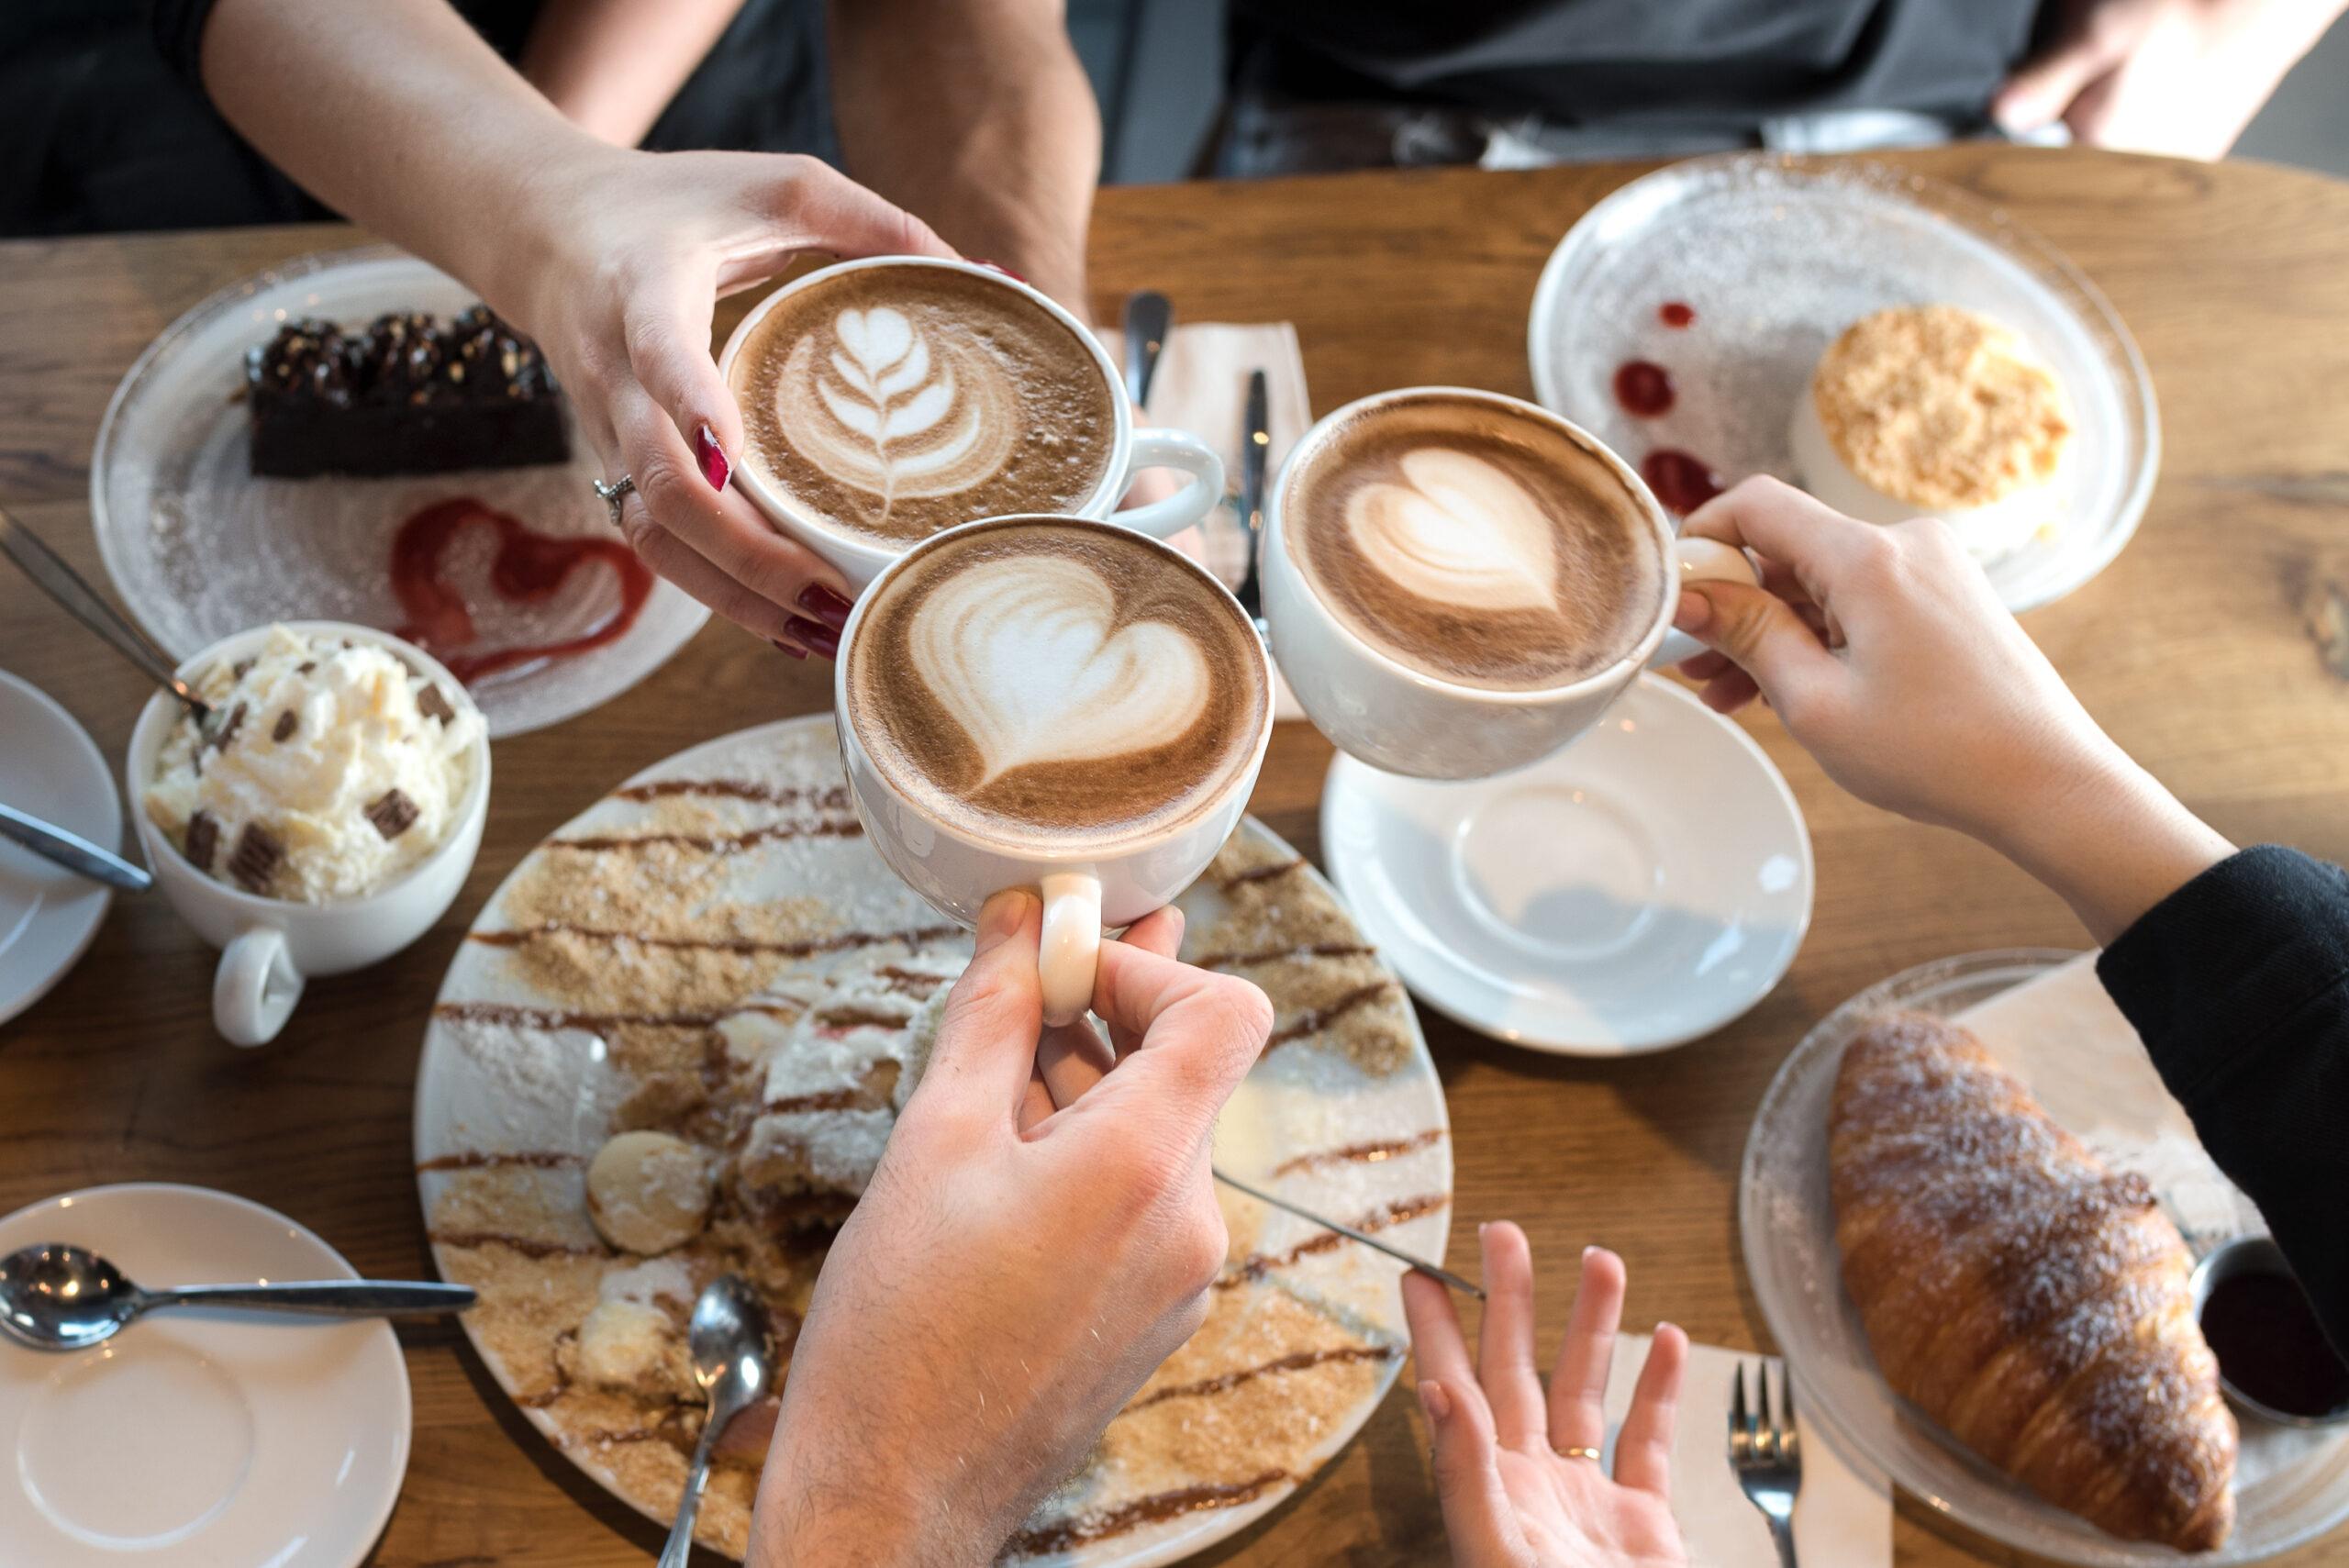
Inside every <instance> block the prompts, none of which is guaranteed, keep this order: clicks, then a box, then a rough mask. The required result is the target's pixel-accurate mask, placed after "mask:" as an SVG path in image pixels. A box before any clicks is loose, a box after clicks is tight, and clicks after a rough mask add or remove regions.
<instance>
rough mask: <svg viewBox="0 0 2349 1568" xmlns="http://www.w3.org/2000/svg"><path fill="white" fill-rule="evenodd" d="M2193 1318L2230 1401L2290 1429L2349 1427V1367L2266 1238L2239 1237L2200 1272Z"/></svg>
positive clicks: (2222, 1247) (2216, 1251) (2215, 1253)
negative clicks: (2216, 1366)
mask: <svg viewBox="0 0 2349 1568" xmlns="http://www.w3.org/2000/svg"><path fill="white" fill-rule="evenodd" d="M2194 1315H2195V1317H2196V1318H2199V1319H2200V1320H2201V1324H2202V1337H2203V1338H2204V1339H2205V1340H2209V1341H2210V1351H2211V1353H2212V1354H2214V1355H2216V1356H2217V1357H2218V1358H2219V1385H2220V1386H2221V1388H2223V1389H2224V1390H2225V1391H2226V1396H2227V1397H2228V1398H2229V1399H2231V1400H2232V1401H2234V1403H2235V1405H2236V1406H2237V1407H2239V1408H2241V1409H2243V1410H2244V1411H2245V1412H2247V1413H2249V1414H2251V1415H2254V1416H2257V1417H2259V1418H2261V1419H2263V1420H2268V1421H2275V1422H2277V1423H2279V1424H2281V1425H2284V1426H2288V1427H2331V1426H2338V1425H2342V1424H2343V1423H2349V1362H2343V1359H2342V1357H2341V1355H2340V1354H2339V1352H2337V1351H2334V1350H2333V1348H2332V1344H2331V1342H2330V1341H2328V1340H2326V1339H2325V1337H2324V1329H2323V1328H2322V1326H2321V1324H2320V1323H2319V1322H2318V1321H2317V1316H2316V1308H2315V1307H2311V1306H2310V1304H2309V1298H2308V1294H2307V1293H2306V1292H2305V1291H2303V1290H2302V1289H2301V1288H2300V1282H2299V1280H2297V1279H2295V1278H2293V1277H2292V1270H2291V1265H2289V1264H2288V1263H2287V1262H2284V1254H2283V1252H2282V1251H2281V1250H2280V1249H2278V1248H2277V1245H2276V1243H2275V1242H2274V1241H2273V1240H2270V1239H2269V1238H2267V1237H2266V1236H2238V1237H2236V1238H2235V1239H2234V1240H2232V1241H2222V1242H2221V1243H2220V1244H2219V1245H2218V1246H2216V1247H2214V1248H2212V1249H2211V1250H2210V1254H2209V1255H2208V1256H2206V1257H2205V1258H2204V1259H2203V1260H2202V1261H2201V1262H2199V1263H2198V1264H2196V1265H2195V1268H2194Z"/></svg>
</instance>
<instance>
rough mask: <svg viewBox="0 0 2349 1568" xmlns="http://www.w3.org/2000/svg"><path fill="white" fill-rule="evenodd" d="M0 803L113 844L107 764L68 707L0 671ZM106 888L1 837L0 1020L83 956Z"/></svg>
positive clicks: (104, 845)
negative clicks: (1, 742)
mask: <svg viewBox="0 0 2349 1568" xmlns="http://www.w3.org/2000/svg"><path fill="white" fill-rule="evenodd" d="M0 735H5V736H6V737H7V744H6V745H5V746H0V802H5V803H6V804H7V805H9V806H15V807H16V808H17V810H19V811H26V812H30V813H31V814H32V815H33V816H35V817H39V818H40V819H41V820H42V821H44V822H51V823H54V824H56V825H57V826H58V827H60V828H65V829H67V830H68V831H70V832H74V833H79V834H80V835H81V836H82V837H83V838H84V839H87V840H90V842H92V843H93V844H95V845H97V846H98V847H99V848H100V849H102V850H112V851H116V852H117V854H118V853H120V852H121V851H122V800H121V797H119V796H118V795H116V794H115V792H114V772H113V770H112V769H110V768H108V767H107V766H106V758H105V757H104V756H103V755H101V754H100V753H99V751H98V748H97V743H96V742H95V741H94V740H91V739H90V737H89V735H88V733H87V732H86V731H84V730H83V728H82V727H81V726H80V725H78V724H76V723H74V722H73V716H72V714H70V713H67V712H66V711H65V710H64V709H63V708H61V707H60V706H57V703H56V701H55V699H53V698H51V697H50V696H49V695H47V694H45V693H43V692H42V691H41V690H40V689H39V687H37V686H35V685H33V684H31V683H29V682H27V681H22V680H19V679H17V677H16V676H14V675H11V674H9V673H7V672H6V671H5V670H0ZM113 901H114V894H113V891H112V890H111V889H109V888H108V887H107V886H106V884H104V883H97V882H91V881H89V880H87V879H85V878H83V877H79V876H76V875H74V874H73V873H72V872H70V871H67V870H66V869H65V868H64V867H63V866H61V865H55V864H52V863H51V862H48V861H45V860H43V859H41V858H40V857H39V855H36V854H34V853H33V852H32V851H30V850H27V849H20V848H18V847H17V845H15V844H11V843H6V842H5V841H0V1023H6V1022H7V1021H8V1020H9V1019H10V1018H15V1017H16V1016H17V1014H18V1013H21V1012H23V1011H24V1010H25V1009H26V1008H27V1007H29V1006H32V1005H33V1004H34V1003H35V1002H38V1001H39V1000H40V999H41V997H42V996H44V995H47V994H48V992H49V988H50V986H52V985H54V984H57V983H58V982H59V981H60V980H62V979H63V978H64V977H65V972H66V971H67V970H69V969H72V967H73V966H74V965H75V964H76V963H79V962H81V961H82V955H83V953H84V952H87V951H89V948H90V940H91V939H92V938H94V937H95V936H96V935H97V934H98V925H99V923H100V922H101V921H103V920H104V919H105V918H106V909H107V907H108V906H110V905H111V904H112V903H113Z"/></svg>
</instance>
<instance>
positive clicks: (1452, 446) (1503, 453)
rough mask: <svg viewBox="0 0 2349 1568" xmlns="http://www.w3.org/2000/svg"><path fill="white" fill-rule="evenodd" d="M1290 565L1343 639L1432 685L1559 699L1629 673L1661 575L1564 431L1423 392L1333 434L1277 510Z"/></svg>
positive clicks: (1620, 496) (1627, 494) (1648, 544)
mask: <svg viewBox="0 0 2349 1568" xmlns="http://www.w3.org/2000/svg"><path fill="white" fill-rule="evenodd" d="M1281 517H1282V533H1283V536H1284V539H1285V541H1286V547H1287V550H1288V553H1289V557H1290V559H1291V560H1292V561H1293V562H1296V564H1297V567H1298V568H1299V569H1300V571H1301V572H1302V573H1303V574H1304V576H1305V578H1306V581H1307V583H1308V585H1309V586H1310V587H1311V590H1312V592H1313V595H1314V596H1315V597H1316V598H1317V599H1319V601H1320V602H1321V603H1322V604H1323V605H1325V606H1328V607H1329V608H1330V612H1331V613H1332V614H1333V615H1335V616H1336V617H1337V618H1338V619H1339V621H1340V622H1341V623H1342V624H1343V625H1344V626H1345V627H1346V628H1347V629H1348V630H1350V631H1352V632H1353V634H1354V635H1355V636H1357V637H1359V638H1361V639H1363V640H1364V642H1367V643H1369V644H1370V645H1371V646H1372V647H1374V648H1375V649H1377V650H1378V651H1380V652H1382V653H1384V654H1386V656H1387V657H1389V658H1391V659H1393V660H1395V661H1396V662H1398V663H1401V664H1404V665H1407V666H1408V667H1409V668H1411V669H1414V670H1418V671H1419V672H1421V673H1426V674H1429V675H1432V676H1434V677H1436V678H1437V679H1439V680H1444V681H1451V682H1453V683H1456V684H1463V685H1471V686H1480V687H1485V688H1487V689H1492V690H1498V691H1533V690H1542V689H1546V688H1548V687H1552V686H1562V685H1567V684H1572V683H1573V682H1575V681H1578V680H1582V679H1584V678H1585V677H1586V676H1589V675H1593V674H1596V673H1598V672H1599V671H1601V670H1604V669H1607V668H1609V666H1611V665H1613V664H1615V663H1617V662H1620V660H1622V659H1624V658H1627V657H1629V656H1630V655H1631V652H1632V651H1634V650H1636V649H1637V647H1638V646H1639V642H1640V639H1641V638H1642V636H1644V635H1645V633H1646V632H1647V630H1648V628H1649V627H1650V626H1652V625H1653V623H1654V620H1655V617H1656V613H1657V609H1658V606H1659V601H1660V600H1661V598H1662V596H1663V594H1664V571H1663V566H1662V562H1660V561H1659V560H1658V558H1657V553H1656V550H1655V545H1654V542H1653V534H1652V533H1651V531H1650V525H1649V522H1648V520H1647V517H1646V515H1645V513H1644V511H1643V509H1642V507H1641V506H1640V504H1639V501H1638V500H1637V498H1636V497H1635V496H1634V495H1633V494H1632V492H1631V489H1630V488H1629V486H1627V485H1626V484H1625V483H1624V481H1623V480H1622V478H1621V477H1620V475H1619V474H1618V473H1616V472H1615V470H1614V469H1613V467H1611V466H1610V465H1609V463H1608V462H1606V461H1605V460H1604V459H1602V458H1601V457H1600V456H1599V455H1598V453H1596V452H1593V451H1591V450H1588V449H1586V448H1585V447H1584V446H1583V445H1582V444H1581V443H1579V442H1577V441H1576V440H1575V439H1573V438H1572V437H1570V436H1568V435H1567V434H1566V433H1565V432H1564V430H1561V429H1559V428H1556V427H1554V426H1552V425H1550V424H1547V423H1545V422H1543V421H1542V420H1539V419H1536V418H1534V417H1531V416H1529V415H1524V414H1519V413H1515V412H1513V411H1511V410H1509V409H1508V408H1505V407H1501V406H1496V405H1494V404H1490V403H1486V402H1483V401H1481V400H1478V399H1475V398H1467V397H1460V396H1453V395H1442V394H1433V395H1425V396H1419V397H1412V398H1405V399H1400V400H1397V401H1396V402H1392V403H1387V404H1383V405H1380V406H1375V407H1373V408H1368V409H1364V410H1363V411H1362V412H1361V413H1359V414H1357V415H1355V416H1353V417H1351V418H1349V419H1347V420H1346V421H1345V422H1343V423H1341V425H1339V426H1338V427H1337V428H1334V429H1332V430H1330V432H1328V433H1327V435H1326V436H1325V437H1324V438H1323V439H1321V440H1320V441H1319V444H1318V445H1317V446H1316V447H1315V449H1314V450H1312V451H1311V452H1310V453H1308V456H1307V458H1306V460H1305V461H1304V462H1302V463H1301V464H1300V465H1299V467H1298V468H1297V471H1296V472H1294V473H1291V474H1290V475H1289V476H1288V478H1287V480H1286V484H1285V487H1284V489H1283V491H1282V496H1281Z"/></svg>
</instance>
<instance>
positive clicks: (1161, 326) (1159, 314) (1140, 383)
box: [1126, 289, 1175, 414]
mask: <svg viewBox="0 0 2349 1568" xmlns="http://www.w3.org/2000/svg"><path fill="white" fill-rule="evenodd" d="M1174 325H1175V306H1174V304H1173V303H1172V302H1171V301H1169V300H1168V299H1167V297H1166V296H1165V295H1163V294H1160V293H1159V292H1158V291H1157V290H1156V289H1137V290H1135V291H1134V292H1133V293H1132V294H1130V295H1127V296H1126V396H1127V397H1128V398H1129V399H1130V400H1131V401H1132V403H1133V406H1134V412H1136V413H1137V414H1139V413H1140V412H1141V407H1142V405H1144V404H1146V403H1148V402H1149V401H1150V384H1151V383H1152V381H1154V380H1156V379H1157V377H1158V356H1159V355H1161V354H1162V353H1164V352H1165V351H1166V335H1167V333H1168V332H1170V331H1172V330H1173V329H1174Z"/></svg>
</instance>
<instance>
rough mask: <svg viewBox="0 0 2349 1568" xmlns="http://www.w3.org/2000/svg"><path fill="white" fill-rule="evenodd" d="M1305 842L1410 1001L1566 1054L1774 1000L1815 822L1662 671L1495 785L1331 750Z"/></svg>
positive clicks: (1744, 740) (1727, 729) (1623, 1045)
mask: <svg viewBox="0 0 2349 1568" xmlns="http://www.w3.org/2000/svg"><path fill="white" fill-rule="evenodd" d="M1321 849H1322V853H1323V855H1324V857H1325V858H1326V860H1327V861H1328V863H1329V866H1330V874H1331V876H1332V877H1333V879H1334V880H1335V881H1336V883H1337V884H1338V889H1339V891H1340V892H1341V893H1342V894H1343V895H1345V899H1346V902H1347V903H1348V904H1349V905H1350V906H1352V907H1353V914H1354V918H1355V919H1356V920H1358V921H1359V922H1361V924H1362V927H1363V929H1364V931H1365V932H1367V933H1368V934H1369V936H1370V939H1371V940H1372V941H1374V942H1375V943H1376V944H1377V946H1378V949H1379V951H1380V952H1381V953H1382V954H1384V955H1385V957H1386V959H1387V961H1388V962H1391V963H1393V964H1394V966H1395V968H1396V970H1397V972H1398V973H1400V974H1401V975H1402V976H1403V979H1404V981H1405V982H1406V984H1408V985H1409V986H1410V988H1411V990H1412V991H1413V992H1414V993H1415V994H1416V995H1418V996H1419V998H1420V1000H1422V1001H1424V1002H1426V1003H1428V1004H1429V1005H1430V1006H1433V1007H1434V1008H1436V1009H1437V1010H1438V1011H1439V1012H1442V1013H1443V1014H1445V1015H1447V1016H1449V1017H1451V1018H1455V1019H1457V1020H1458V1021H1460V1022H1461V1023H1464V1024H1465V1025H1467V1026H1468V1027H1469V1028H1471V1029H1478V1030H1481V1031H1482V1032H1484V1033H1486V1034H1489V1035H1492V1036H1494V1037H1496V1038H1497V1039H1500V1040H1509V1041H1511V1042H1513V1043H1515V1044H1518V1045H1523V1046H1529V1047H1531V1048H1532V1049H1534V1050H1536V1051H1554V1052H1557V1053H1560V1054H1563V1055H1570V1056H1629V1055H1634V1054H1637V1053H1639V1052H1642V1051H1661V1050H1664V1048H1666V1047H1668V1046H1675V1045H1680V1044H1684V1043H1686V1042H1687V1041H1688V1040H1695V1039H1697V1038H1698V1037H1699V1036H1701V1035H1705V1034H1709V1033H1710V1032H1712V1031H1713V1030H1714V1029H1719V1028H1720V1027H1721V1026H1722V1025H1723V1024H1726V1023H1728V1022H1730V1021H1731V1019H1733V1018H1737V1017H1739V1016H1740V1015H1741V1014H1742V1013H1744V1012H1745V1011H1746V1010H1747V1009H1748V1008H1750V1007H1752V1006H1753V1005H1754V1004H1755V1003H1756V1002H1759V1001H1760V1000H1761V999H1762V998H1763V997H1764V996H1765V995H1769V993H1770V990H1771V988H1772V987H1773V986H1775V985H1776V984H1777V983H1778V981H1779V979H1780V978H1781V977H1782V976H1784V975H1785V973H1786V972H1787V966H1788V965H1789V964H1791V963H1793V962H1794V958H1795V952H1796V951H1797V950H1798V948H1800V947H1801V945H1802V939H1803V933H1804V932H1805V931H1806V930H1807V929H1809V925H1810V899H1811V880H1812V878H1811V858H1810V833H1809V829H1808V828H1805V827H1804V825H1803V819H1802V811H1801V808H1800V807H1799V806H1797V805H1796V804H1795V797H1794V794H1793V792H1792V791H1791V790H1789V789H1788V788H1787V781H1786V779H1785V778H1784V776H1782V775H1781V774H1780V773H1779V772H1778V770H1777V768H1776V766H1775V765H1774V764H1773V763H1772V762H1771V761H1770V759H1769V758H1768V757H1767V756H1765V755H1764V754H1763V751H1762V748H1761V747H1759V746H1757V745H1755V744H1754V743H1753V740H1752V739H1751V738H1750V737H1749V736H1747V734H1746V733H1745V731H1744V730H1742V729H1741V728H1738V727H1737V726H1736V725H1734V724H1732V723H1731V722H1730V721H1729V720H1727V719H1725V718H1722V717H1720V716H1719V715H1718V714H1715V713H1713V712H1711V711H1709V709H1707V708H1706V706H1704V705H1703V704H1702V703H1700V702H1698V700H1697V698H1696V696H1695V695H1693V694H1692V693H1690V692H1688V691H1687V690H1686V689H1684V688H1683V687H1681V686H1678V685H1675V684H1673V683H1672V682H1670V681H1666V680H1664V679H1663V678H1662V677H1660V676H1656V675H1642V676H1641V677H1640V679H1639V681H1638V682H1637V683H1636V684H1633V685H1632V686H1631V689H1630V690H1629V691H1627V692H1626V693H1625V694H1624V695H1623V697H1622V699H1621V700H1620V701H1619V702H1618V703H1616V705H1615V706H1613V707H1612V708H1611V709H1609V711H1608V714H1607V716H1606V717H1604V718H1602V719H1601V720H1600V721H1599V722H1598V724H1597V725H1595V726H1594V727H1592V728H1591V729H1590V730H1589V731H1588V732H1587V733H1586V734H1585V735H1583V736H1582V737H1581V738H1580V739H1579V740H1575V742H1574V744H1572V745H1570V746H1568V747H1567V748H1566V749H1565V750H1564V751H1559V752H1557V753H1556V754H1554V755H1553V756H1550V757H1547V758H1544V759H1543V760H1542V761H1541V762H1536V763H1534V764H1532V765H1531V767H1527V768H1522V769H1520V770H1518V771H1517V772H1515V773H1504V774H1502V775H1500V776H1499V777H1497V778H1491V779H1479V780H1474V781H1471V782H1468V783H1465V784H1454V783H1439V782H1434V781H1431V780H1424V779H1407V778H1401V777H1397V776H1396V775H1394V774H1391V773H1381V772H1379V771H1378V770H1377V769H1375V768H1372V767H1370V766H1368V765H1367V764H1365V763H1363V762H1356V761H1355V760H1354V759H1353V758H1352V757H1349V756H1345V755H1343V754H1341V755H1340V756H1339V757H1338V759H1337V761H1336V762H1335V763H1334V764H1332V766H1331V767H1330V777H1329V782H1328V784H1326V785H1325V786H1324V788H1323V791H1322V796H1321Z"/></svg>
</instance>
